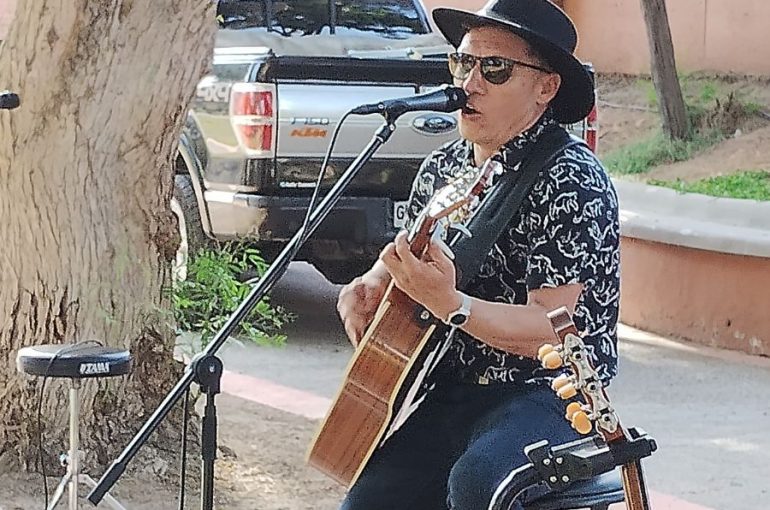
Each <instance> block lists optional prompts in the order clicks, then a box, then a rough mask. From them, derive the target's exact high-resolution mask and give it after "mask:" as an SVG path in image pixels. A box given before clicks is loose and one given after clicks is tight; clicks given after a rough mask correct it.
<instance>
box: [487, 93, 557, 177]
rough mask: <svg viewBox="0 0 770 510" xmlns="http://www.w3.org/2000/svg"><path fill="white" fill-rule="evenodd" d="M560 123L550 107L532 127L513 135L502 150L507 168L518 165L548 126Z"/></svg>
mask: <svg viewBox="0 0 770 510" xmlns="http://www.w3.org/2000/svg"><path fill="white" fill-rule="evenodd" d="M556 124H558V122H557V121H556V119H555V118H554V115H553V111H552V110H551V109H550V108H548V109H547V110H546V111H545V113H543V115H542V116H541V117H540V118H539V119H538V120H537V122H535V123H534V124H533V125H532V126H531V127H530V128H528V129H527V130H526V131H524V132H523V133H521V134H519V135H517V136H515V137H513V138H512V139H511V140H509V141H508V142H507V143H506V144H505V145H503V147H502V149H501V150H500V152H501V154H502V157H503V164H504V165H505V167H506V170H507V169H510V168H513V167H516V166H517V165H518V164H519V163H521V161H522V160H523V159H524V156H526V155H527V153H528V152H529V150H530V148H531V147H532V146H533V145H534V144H535V142H537V141H538V140H539V139H540V137H541V136H542V134H543V133H545V131H546V130H548V128H550V127H551V126H554V125H556Z"/></svg>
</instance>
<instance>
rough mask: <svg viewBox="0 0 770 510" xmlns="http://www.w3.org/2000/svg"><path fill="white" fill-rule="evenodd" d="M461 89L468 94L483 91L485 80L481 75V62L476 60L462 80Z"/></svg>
mask: <svg viewBox="0 0 770 510" xmlns="http://www.w3.org/2000/svg"><path fill="white" fill-rule="evenodd" d="M462 87H463V90H465V92H467V93H468V94H474V93H475V94H478V93H483V92H484V91H485V90H486V80H484V77H483V76H482V75H481V63H480V62H476V64H475V65H474V66H473V69H471V72H470V74H469V75H468V76H467V77H466V78H465V79H464V80H463V83H462Z"/></svg>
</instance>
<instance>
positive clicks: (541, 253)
mask: <svg viewBox="0 0 770 510" xmlns="http://www.w3.org/2000/svg"><path fill="white" fill-rule="evenodd" d="M593 161H595V160H593ZM529 206H530V210H529V214H528V217H527V245H528V246H527V248H528V257H527V274H526V283H527V288H528V289H529V290H534V289H539V288H543V287H558V286H561V285H568V284H572V283H582V284H583V285H584V287H586V289H588V288H589V287H592V286H593V285H594V284H596V283H597V282H598V281H601V280H602V278H603V276H610V275H614V274H615V273H616V270H617V266H618V263H619V261H618V260H616V259H617V253H618V243H619V238H618V235H617V219H618V218H617V216H618V214H617V198H616V196H615V192H614V189H613V187H612V183H611V181H610V180H609V178H608V177H607V175H606V174H605V173H604V170H603V169H602V168H601V166H600V165H599V164H598V162H596V163H595V164H592V160H591V159H585V160H583V161H580V160H578V161H575V160H569V159H567V158H560V159H559V160H557V162H556V164H555V165H554V167H553V168H552V169H551V170H550V171H549V172H548V174H547V176H546V178H545V179H542V180H541V181H539V182H538V183H537V184H536V185H535V186H534V187H533V190H532V192H531V193H530V195H529Z"/></svg>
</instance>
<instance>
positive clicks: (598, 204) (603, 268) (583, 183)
mask: <svg viewBox="0 0 770 510" xmlns="http://www.w3.org/2000/svg"><path fill="white" fill-rule="evenodd" d="M556 124H557V123H556V121H555V120H554V119H553V117H552V116H551V114H550V112H546V114H545V115H544V116H543V117H542V118H541V119H540V120H539V121H538V122H537V123H536V124H535V125H534V126H532V127H531V128H530V129H528V130H527V131H525V132H524V133H522V134H520V135H519V136H517V137H515V138H514V139H512V140H511V141H509V142H508V143H507V144H506V145H505V146H504V147H503V149H502V150H501V153H502V154H501V155H502V161H503V168H504V171H505V172H517V171H519V169H520V167H521V161H522V159H523V158H524V156H525V155H526V154H527V152H528V151H529V150H530V149H531V148H532V146H533V144H535V143H536V142H537V141H538V139H539V138H540V136H541V135H542V134H543V133H544V132H545V131H546V130H547V129H549V128H555V127H556ZM472 168H473V146H472V144H471V143H469V142H467V141H465V140H457V141H454V142H451V143H448V144H446V145H444V146H443V147H441V148H439V149H438V150H436V151H434V152H433V153H432V154H430V155H429V156H428V157H427V158H426V159H425V161H424V162H423V164H422V166H421V168H420V170H419V172H418V174H417V177H416V179H415V181H414V182H413V184H412V191H411V195H410V201H409V205H408V214H409V220H408V222H407V226H408V227H410V226H411V225H412V224H413V222H414V221H415V218H416V217H417V216H418V215H419V213H420V211H421V210H422V209H423V208H424V207H425V206H426V204H427V203H428V202H429V200H430V198H431V197H432V196H433V194H434V193H435V192H436V191H438V190H439V189H440V188H441V187H442V186H444V185H445V184H446V183H447V181H449V180H451V179H453V178H456V177H457V176H459V175H461V174H463V173H464V172H468V171H472ZM492 186H494V184H493V185H492ZM488 195H489V193H488V192H487V193H485V194H484V196H488ZM482 201H483V197H482ZM572 283H581V284H583V292H582V294H581V296H580V298H579V301H578V304H577V308H576V310H575V313H574V315H573V320H574V322H575V325H576V326H577V328H578V330H579V331H580V333H581V336H582V337H583V339H584V341H585V342H586V345H587V346H588V348H589V352H590V353H591V355H592V358H593V362H594V366H595V367H596V368H597V370H598V372H599V375H600V376H601V378H602V380H603V381H604V382H605V383H606V382H608V381H609V379H610V378H611V377H612V376H614V375H615V374H616V372H617V321H618V304H619V300H620V229H619V223H618V201H617V196H616V193H615V189H614V187H613V185H612V182H611V181H610V178H609V176H608V175H607V173H606V171H605V170H604V168H603V166H602V164H601V163H600V162H599V161H598V159H597V158H596V157H595V156H594V154H593V153H592V152H591V150H590V149H589V148H588V147H587V146H585V145H583V144H579V145H576V146H572V147H570V148H568V149H566V150H564V151H562V153H561V154H559V155H558V156H557V157H556V158H555V159H554V160H552V163H551V167H550V168H548V169H547V171H544V172H542V173H541V177H540V178H539V180H538V181H536V182H535V184H534V186H533V188H532V190H531V191H530V193H529V195H528V197H527V198H525V199H524V201H523V203H522V206H521V208H520V210H519V211H518V214H516V215H514V217H513V219H512V220H511V222H510V223H509V224H508V226H507V228H506V229H505V230H504V231H503V232H502V233H501V234H500V236H499V238H498V239H497V242H496V243H495V244H494V246H493V247H492V249H491V250H490V252H489V254H488V255H487V257H486V260H485V261H484V262H483V264H482V266H481V268H480V270H479V272H478V275H477V276H476V277H475V278H474V279H472V281H471V282H470V284H469V285H468V287H467V288H466V289H464V290H465V292H466V293H467V294H469V295H471V296H474V297H478V298H481V299H484V300H486V301H494V302H502V303H512V304H525V303H526V302H527V293H528V292H529V291H531V290H534V289H539V288H543V287H557V286H561V285H567V284H572ZM471 313H473V312H472V311H471ZM511 327H516V326H515V325H514V324H512V325H511ZM439 331H442V330H441V329H439ZM443 334H444V335H446V332H445V331H444V332H443ZM449 341H450V343H449V345H448V350H447V351H446V354H445V355H444V359H443V360H442V365H444V366H445V367H446V366H448V367H450V368H451V371H452V372H453V373H459V374H462V377H469V378H472V379H476V378H478V377H484V378H486V379H487V380H488V381H490V382H497V383H513V384H523V383H527V382H532V381H535V382H537V381H539V380H547V379H550V378H551V377H552V376H553V375H554V373H553V372H549V371H546V370H545V369H543V368H541V367H540V364H539V362H538V361H537V360H536V359H533V358H528V357H525V356H521V355H518V354H516V353H512V352H505V351H502V350H499V349H495V348H493V347H490V346H489V345H487V344H485V343H483V342H481V341H480V340H478V339H476V338H474V337H472V336H470V335H469V334H467V333H465V332H464V331H461V330H457V331H455V332H454V334H453V335H452V336H451V338H449Z"/></svg>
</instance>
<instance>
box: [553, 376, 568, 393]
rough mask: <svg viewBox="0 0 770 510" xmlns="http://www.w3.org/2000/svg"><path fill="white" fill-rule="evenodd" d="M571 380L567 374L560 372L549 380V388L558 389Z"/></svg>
mask: <svg viewBox="0 0 770 510" xmlns="http://www.w3.org/2000/svg"><path fill="white" fill-rule="evenodd" d="M570 382H572V378H570V376H568V375H567V374H561V375H560V376H558V377H556V378H555V379H554V380H553V381H551V389H552V390H553V391H559V389H560V388H561V387H562V386H564V385H565V384H569V383H570Z"/></svg>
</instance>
